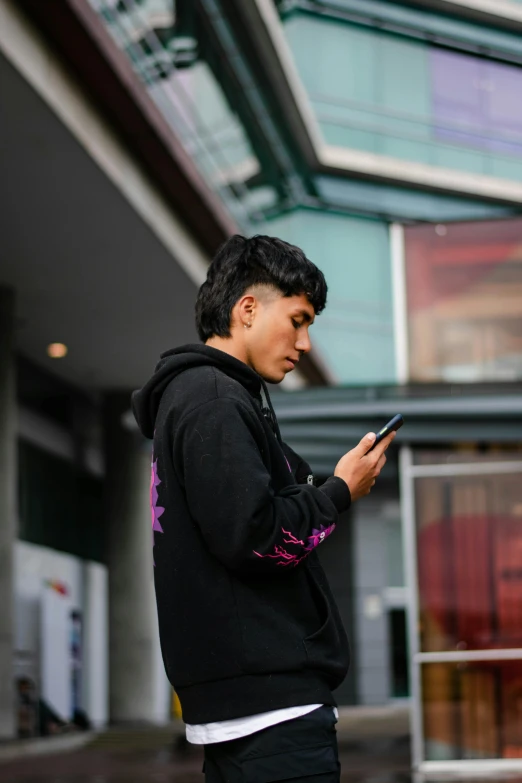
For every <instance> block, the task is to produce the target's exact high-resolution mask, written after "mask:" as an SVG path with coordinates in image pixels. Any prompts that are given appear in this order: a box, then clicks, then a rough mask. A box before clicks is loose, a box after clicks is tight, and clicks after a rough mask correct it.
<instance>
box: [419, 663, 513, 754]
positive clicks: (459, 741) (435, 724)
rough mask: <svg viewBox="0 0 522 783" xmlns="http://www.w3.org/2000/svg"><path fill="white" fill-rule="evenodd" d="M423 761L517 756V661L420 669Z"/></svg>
mask: <svg viewBox="0 0 522 783" xmlns="http://www.w3.org/2000/svg"><path fill="white" fill-rule="evenodd" d="M422 691H423V697H424V698H423V722H424V735H425V740H424V741H425V753H426V759H427V760H428V761H448V760H453V759H488V758H489V759H493V758H522V722H521V721H520V702H521V699H522V661H502V662H499V661H494V662H490V661H480V662H478V661H477V662H462V663H430V664H424V665H423V667H422Z"/></svg>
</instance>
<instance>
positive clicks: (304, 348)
mask: <svg viewBox="0 0 522 783" xmlns="http://www.w3.org/2000/svg"><path fill="white" fill-rule="evenodd" d="M311 347H312V343H311V342H310V337H309V335H308V329H307V330H306V331H305V332H304V333H303V334H300V335H299V337H298V340H297V342H296V344H295V349H296V351H299V353H308V352H309V351H310V349H311Z"/></svg>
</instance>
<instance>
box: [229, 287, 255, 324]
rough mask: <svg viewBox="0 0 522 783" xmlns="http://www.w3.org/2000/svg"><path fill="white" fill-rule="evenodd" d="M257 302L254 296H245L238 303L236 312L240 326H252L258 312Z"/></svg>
mask: <svg viewBox="0 0 522 783" xmlns="http://www.w3.org/2000/svg"><path fill="white" fill-rule="evenodd" d="M256 305H257V300H256V298H255V296H253V295H252V294H245V295H244V296H242V297H241V299H240V300H239V301H238V302H237V304H236V306H235V308H234V309H235V310H236V313H237V320H238V324H239V325H240V326H245V325H246V324H251V323H252V321H253V319H254V315H255V312H256Z"/></svg>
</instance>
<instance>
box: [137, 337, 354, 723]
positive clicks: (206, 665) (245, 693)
mask: <svg viewBox="0 0 522 783" xmlns="http://www.w3.org/2000/svg"><path fill="white" fill-rule="evenodd" d="M262 393H264V396H265V401H266V404H267V406H268V407H265V408H264V407H263V397H262ZM132 407H133V411H134V415H135V417H136V420H137V422H138V424H139V427H140V429H141V431H142V433H143V434H144V435H145V436H146V437H148V438H153V439H154V444H153V457H152V478H151V506H152V528H153V537H154V541H153V545H154V561H155V587H156V599H157V606H158V617H159V629H160V640H161V649H162V653H163V660H164V663H165V668H166V671H167V675H168V678H169V680H170V682H171V683H172V685H173V686H174V688H175V689H176V692H177V694H178V696H179V699H180V701H181V706H182V710H183V718H184V720H185V722H186V723H191V724H197V723H207V722H213V721H221V720H228V719H231V718H239V717H243V716H247V715H254V714H257V713H261V712H267V711H269V710H274V709H279V708H283V707H294V706H299V705H302V704H315V703H317V704H319V703H322V704H335V700H334V698H333V696H332V690H333V689H334V688H336V687H337V686H338V685H339V684H340V683H341V682H342V680H343V679H344V677H345V675H346V672H347V669H348V663H349V652H348V642H347V639H346V635H345V632H344V629H343V626H342V623H341V620H340V617H339V613H338V611H337V607H336V605H335V602H334V599H333V597H332V594H331V592H330V589H329V586H328V583H327V581H326V577H325V575H324V572H323V570H322V568H321V566H320V564H319V560H318V558H317V554H316V552H315V548H316V547H317V546H318V545H319V544H320V543H322V541H323V540H324V539H325V538H326V537H327V536H329V535H330V534H331V533H332V532H333V531H334V529H335V526H336V524H337V522H338V515H339V513H340V512H342V511H344V510H345V509H347V508H348V506H349V505H350V492H349V490H348V487H347V485H346V484H345V482H344V481H343V480H342V479H339V478H334V477H332V478H330V479H328V480H327V481H326V483H325V484H323V486H322V487H321V488H317V487H315V486H314V485H313V484H312V483H307V480H306V476H307V474H309V473H310V469H309V468H308V466H307V465H306V463H304V462H303V461H302V460H300V459H299V457H298V456H297V455H296V454H295V453H294V452H293V451H292V450H291V449H289V448H288V447H287V446H286V445H285V444H284V443H283V442H282V440H281V436H280V433H279V428H278V426H277V421H276V418H275V414H274V412H273V409H272V406H271V404H270V398H269V396H268V392H267V390H266V386H265V384H264V382H263V381H262V379H261V378H260V376H259V375H258V374H257V373H255V372H254V371H253V370H251V369H250V368H249V367H248V366H247V365H246V364H244V363H243V362H240V361H239V360H237V359H234V358H233V357H232V356H229V355H228V354H226V353H224V352H223V351H219V350H216V349H215V348H210V347H209V346H205V345H187V346H184V347H182V348H177V349H175V350H173V351H168V352H167V353H164V354H163V355H162V357H161V361H160V362H159V364H158V365H157V367H156V370H155V373H154V375H153V376H152V378H151V379H150V380H149V381H148V382H147V383H146V384H145V386H144V387H143V389H141V390H140V391H138V392H135V393H134V394H133V397H132ZM299 481H304V482H305V483H302V484H300V483H298V482H299Z"/></svg>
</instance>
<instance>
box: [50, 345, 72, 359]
mask: <svg viewBox="0 0 522 783" xmlns="http://www.w3.org/2000/svg"><path fill="white" fill-rule="evenodd" d="M47 355H48V356H50V357H51V359H63V357H64V356H67V346H66V345H64V344H63V343H51V344H50V345H48V346H47Z"/></svg>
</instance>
